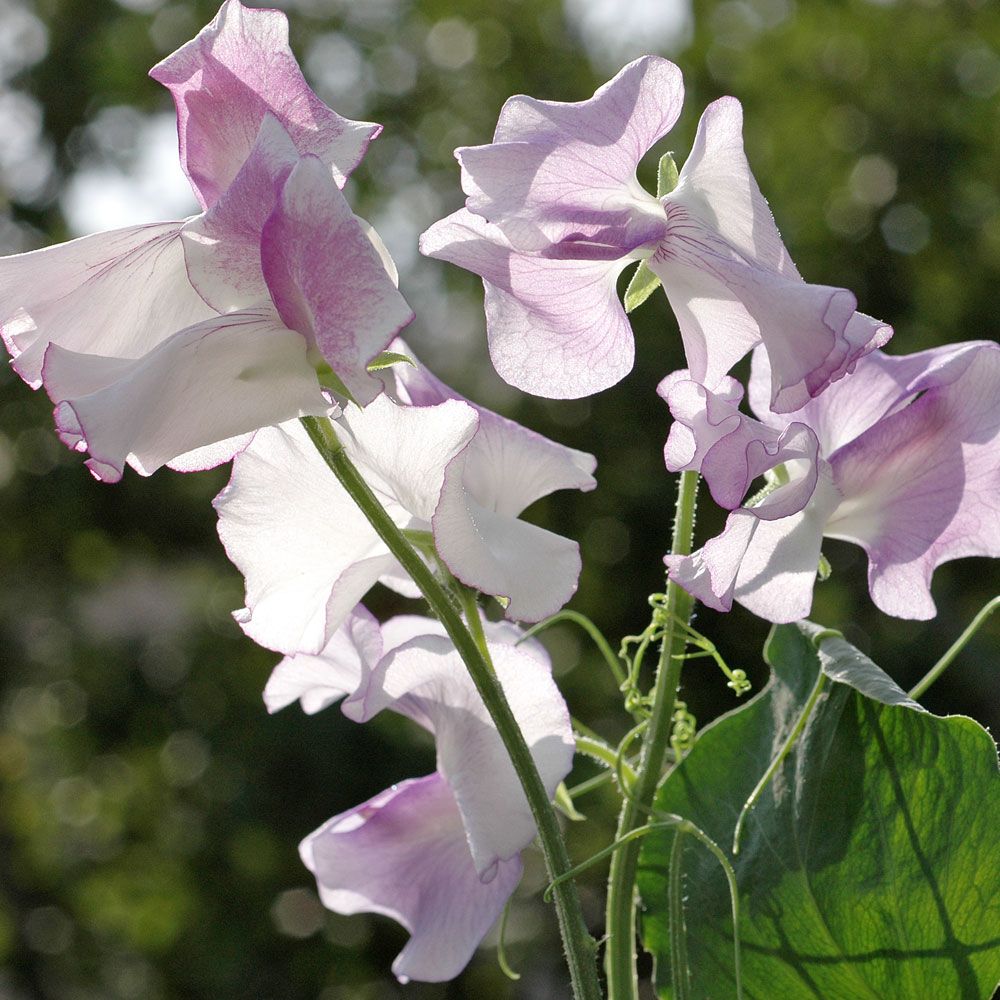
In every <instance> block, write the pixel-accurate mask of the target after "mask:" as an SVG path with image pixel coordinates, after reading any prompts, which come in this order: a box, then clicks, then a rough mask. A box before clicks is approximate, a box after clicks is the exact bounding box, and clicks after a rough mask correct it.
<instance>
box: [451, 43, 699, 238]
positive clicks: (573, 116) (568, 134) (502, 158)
mask: <svg viewBox="0 0 1000 1000" xmlns="http://www.w3.org/2000/svg"><path fill="white" fill-rule="evenodd" d="M683 94H684V87H683V82H682V80H681V72H680V70H679V69H678V68H677V67H676V66H675V65H674V64H673V63H671V62H668V61H667V60H666V59H660V58H657V57H655V56H645V57H643V58H642V59H637V60H636V61H635V62H632V63H629V65H627V66H625V67H624V68H623V69H622V70H621V71H620V72H619V73H618V75H617V76H615V78H614V79H613V80H610V81H609V82H608V83H606V84H604V85H603V86H602V87H601V88H600V89H598V90H597V92H596V93H595V94H594V96H593V97H591V98H590V99H589V100H586V101H578V102H575V103H562V102H558V101H538V100H535V99H534V98H531V97H525V96H524V95H518V96H516V97H511V98H510V99H509V100H508V101H507V103H506V104H505V105H504V106H503V109H502V111H501V112H500V120H499V122H498V123H497V128H496V134H495V135H494V139H493V142H492V143H491V144H490V145H486V146H467V147H464V148H461V149H457V150H456V151H455V155H456V156H457V157H458V160H459V163H460V164H461V165H462V187H463V189H464V190H465V192H466V194H467V195H468V196H469V197H468V199H467V200H466V207H467V208H468V209H469V211H471V212H474V213H476V214H477V215H481V216H482V217H483V218H484V219H487V220H489V221H490V222H493V223H496V224H497V225H499V226H500V228H501V229H502V230H503V231H504V233H505V235H506V236H507V238H508V239H509V240H510V241H511V243H512V244H513V245H514V246H516V247H517V248H518V249H520V250H541V249H543V248H545V247H547V246H549V245H551V244H559V243H563V242H566V243H568V244H570V245H572V244H578V243H579V244H583V245H584V246H586V245H588V244H591V245H597V246H603V247H606V248H608V249H610V250H613V256H615V257H620V256H624V255H625V254H628V253H630V252H631V251H632V250H634V249H635V248H636V247H637V246H640V245H641V244H643V243H647V242H649V241H650V240H655V238H656V234H657V232H659V231H661V230H662V226H663V217H662V212H661V211H659V210H658V209H659V206H657V205H656V202H655V200H654V199H652V198H651V197H650V196H649V195H647V194H646V193H645V192H644V191H643V190H642V189H641V188H640V187H639V185H638V183H637V181H636V179H635V169H636V166H637V165H638V163H639V160H640V159H642V157H643V156H644V155H645V153H646V151H647V150H648V149H649V148H650V147H651V146H652V145H653V144H654V143H655V142H656V141H657V140H658V139H660V138H661V137H662V136H664V135H666V133H667V132H669V131H670V129H671V128H672V127H673V125H674V122H676V120H677V117H678V115H679V114H680V110H681V104H682V102H683ZM644 211H646V212H650V213H651V217H652V221H653V224H654V228H653V229H652V230H650V229H649V226H648V224H647V225H644V224H642V216H643V214H644ZM637 223H638V225H637Z"/></svg>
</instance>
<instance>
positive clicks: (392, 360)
mask: <svg viewBox="0 0 1000 1000" xmlns="http://www.w3.org/2000/svg"><path fill="white" fill-rule="evenodd" d="M393 365H412V366H413V367H414V368H416V367H417V365H416V362H414V360H413V358H410V357H407V356H406V355H405V354H397V353H396V352H395V351H383V352H382V353H381V354H380V355H378V357H375V358H372V360H371V361H369V362H368V371H370V372H380V371H383V370H384V369H386V368H391V367H392V366H393Z"/></svg>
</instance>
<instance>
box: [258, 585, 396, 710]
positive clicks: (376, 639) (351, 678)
mask: <svg viewBox="0 0 1000 1000" xmlns="http://www.w3.org/2000/svg"><path fill="white" fill-rule="evenodd" d="M381 658H382V632H381V630H380V628H379V624H378V622H377V621H376V620H375V618H374V617H373V616H372V614H371V612H369V611H368V609H367V608H366V607H365V606H364V605H362V604H359V605H357V606H356V607H355V608H354V610H353V611H351V613H350V614H349V615H348V616H347V618H345V619H344V621H343V623H342V624H341V626H340V628H338V629H337V631H336V632H334V633H333V635H332V636H331V638H330V641H329V642H327V644H326V645H325V646H324V647H323V648H322V649H321V650H320V651H319V652H318V653H315V654H310V653H298V654H296V655H294V656H286V657H285V658H284V659H283V660H282V661H281V662H280V663H279V664H278V665H277V666H276V667H275V668H274V670H272V671H271V676H270V678H269V679H268V682H267V685H266V687H265V688H264V704H265V705H266V706H267V710H268V711H269V712H277V711H278V710H279V709H282V708H285V707H286V706H287V705H291V704H292V702H293V701H298V702H299V703H300V704H301V705H302V711H303V712H305V713H306V714H307V715H314V714H315V713H316V712H319V711H321V710H322V709H324V708H326V707H327V706H328V705H332V704H333V703H334V702H335V701H339V700H340V699H341V698H343V697H345V696H346V695H349V694H352V693H353V692H354V691H356V690H357V688H358V686H359V685H360V684H361V683H362V682H363V681H364V680H365V678H366V677H367V676H368V675H369V674H370V673H371V672H372V670H374V668H375V666H376V664H377V663H378V661H379V660H380V659H381Z"/></svg>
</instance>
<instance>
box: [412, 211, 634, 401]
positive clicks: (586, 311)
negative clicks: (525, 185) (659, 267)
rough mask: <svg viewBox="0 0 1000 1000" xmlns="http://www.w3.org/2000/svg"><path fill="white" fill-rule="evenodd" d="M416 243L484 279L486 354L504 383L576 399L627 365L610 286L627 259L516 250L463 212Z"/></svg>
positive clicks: (623, 320)
mask: <svg viewBox="0 0 1000 1000" xmlns="http://www.w3.org/2000/svg"><path fill="white" fill-rule="evenodd" d="M420 248H421V252H422V253H424V254H426V255H427V256H430V257H437V258H440V259H441V260H447V261H450V262H451V263H453V264H457V265H458V266H459V267H464V268H465V269H466V270H469V271H472V272H474V273H475V274H479V275H481V276H482V277H483V280H484V284H485V289H486V301H485V308H486V332H487V337H488V339H489V348H490V357H491V358H492V360H493V364H494V366H495V367H496V370H497V372H498V373H499V375H500V377H501V378H503V379H504V380H505V381H506V382H508V383H509V384H510V385H513V386H515V387H516V388H518V389H522V390H524V391H525V392H530V393H534V394H535V395H538V396H547V397H549V398H551V399H575V398H578V397H580V396H587V395H590V394H592V393H595V392H599V391H600V390H602V389H606V388H608V387H609V386H612V385H614V384H615V383H616V382H619V381H620V380H621V379H623V378H624V377H625V376H626V375H627V374H628V373H629V372H630V371H631V370H632V363H633V360H634V356H635V345H634V343H633V339H632V329H631V327H630V326H629V322H628V319H627V317H626V316H625V310H624V308H623V307H622V305H621V303H620V302H619V301H618V294H617V291H616V282H617V280H618V275H619V274H620V273H621V271H622V270H623V269H624V267H625V266H626V265H627V264H628V263H629V261H628V260H627V259H624V258H623V259H621V260H617V261H616V260H610V261H609V260H596V261H595V260H560V259H552V258H547V257H542V256H529V255H525V254H520V253H518V252H517V251H515V250H514V249H513V248H512V247H511V246H510V244H509V243H508V242H507V241H506V239H505V238H504V236H503V233H501V232H500V230H499V229H498V228H497V227H495V226H492V225H490V224H489V223H488V222H485V221H484V220H483V219H481V218H479V216H476V215H473V214H472V213H471V212H468V211H466V210H465V209H462V210H460V211H458V212H456V213H454V214H453V215H450V216H448V218H446V219H442V220H441V221H440V222H437V223H435V224H434V225H433V226H432V227H431V228H430V229H429V230H427V232H426V233H424V234H423V236H422V237H421V242H420Z"/></svg>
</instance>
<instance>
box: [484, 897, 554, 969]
mask: <svg viewBox="0 0 1000 1000" xmlns="http://www.w3.org/2000/svg"><path fill="white" fill-rule="evenodd" d="M513 902H514V897H513V896H510V897H508V899H507V902H506V903H505V904H504V908H503V913H501V914H500V930H499V932H498V934H497V965H499V966H500V971H501V972H502V973H503V974H504V975H505V976H506V977H507V978H508V979H510V980H512V981H513V982H515V983H516V982H517V981H518V980H519V979H520V978H521V973H520V972H515V971H514V970H513V969H512V968H511V967H510V964H509V963H508V962H507V950H506V948H505V947H504V937H505V935H506V934H507V917H508V916H509V915H510V908H511V904H512V903H513ZM546 902H548V900H546Z"/></svg>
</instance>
